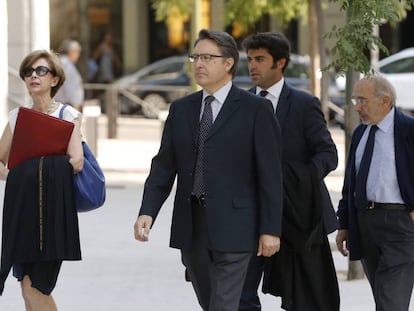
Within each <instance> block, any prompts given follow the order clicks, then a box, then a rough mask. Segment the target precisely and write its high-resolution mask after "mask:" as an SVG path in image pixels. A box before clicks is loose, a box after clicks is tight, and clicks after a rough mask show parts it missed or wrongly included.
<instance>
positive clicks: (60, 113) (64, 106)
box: [59, 104, 68, 119]
mask: <svg viewBox="0 0 414 311" xmlns="http://www.w3.org/2000/svg"><path fill="white" fill-rule="evenodd" d="M67 106H68V104H63V107H62V108H60V111H59V119H63V111H64V110H65V109H66V107H67Z"/></svg>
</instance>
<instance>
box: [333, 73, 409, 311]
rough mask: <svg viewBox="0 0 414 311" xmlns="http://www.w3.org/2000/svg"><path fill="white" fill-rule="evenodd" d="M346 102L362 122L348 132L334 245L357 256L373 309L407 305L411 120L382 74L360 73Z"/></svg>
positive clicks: (399, 309)
mask: <svg viewBox="0 0 414 311" xmlns="http://www.w3.org/2000/svg"><path fill="white" fill-rule="evenodd" d="M352 97H353V98H352V100H353V102H354V104H355V110H356V111H357V112H358V113H359V115H360V118H361V121H362V124H360V125H359V126H358V127H357V128H356V129H355V131H354V134H353V136H352V141H351V146H350V151H349V156H348V161H347V165H346V171H345V181H344V187H343V190H342V199H341V200H340V202H339V207H338V212H337V215H338V218H339V224H340V229H339V230H338V234H337V236H336V244H337V247H338V250H339V251H340V252H341V253H342V254H343V255H344V256H346V255H348V250H349V255H350V260H358V259H361V262H362V266H363V268H364V272H365V274H366V276H367V278H368V281H369V283H370V285H371V288H372V292H373V295H374V300H375V304H376V310H377V311H385V310H392V311H408V309H409V304H410V299H411V295H412V290H413V283H414V212H413V208H414V119H413V118H412V117H411V116H408V115H405V114H403V113H402V112H401V111H400V110H398V109H397V108H395V100H396V94H395V90H394V88H393V87H392V85H391V84H390V83H389V81H388V80H386V79H385V78H383V77H381V76H372V77H366V78H363V79H361V80H360V81H358V82H357V84H356V85H355V88H354V91H353V94H352Z"/></svg>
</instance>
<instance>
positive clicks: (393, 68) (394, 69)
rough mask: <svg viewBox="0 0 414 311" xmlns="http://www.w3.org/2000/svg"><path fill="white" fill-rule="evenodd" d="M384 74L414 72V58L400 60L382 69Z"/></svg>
mask: <svg viewBox="0 0 414 311" xmlns="http://www.w3.org/2000/svg"><path fill="white" fill-rule="evenodd" d="M381 71H382V72H383V73H409V72H414V57H407V58H403V59H399V60H397V61H395V62H392V63H389V64H387V65H384V66H383V67H381Z"/></svg>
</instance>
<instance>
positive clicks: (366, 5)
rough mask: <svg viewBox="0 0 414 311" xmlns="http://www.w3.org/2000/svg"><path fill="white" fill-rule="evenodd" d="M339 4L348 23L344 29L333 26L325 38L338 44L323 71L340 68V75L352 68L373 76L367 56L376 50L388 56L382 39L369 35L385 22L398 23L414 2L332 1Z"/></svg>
mask: <svg viewBox="0 0 414 311" xmlns="http://www.w3.org/2000/svg"><path fill="white" fill-rule="evenodd" d="M331 2H340V5H341V10H342V11H346V12H347V14H348V22H347V24H346V25H345V26H344V27H340V28H337V27H333V29H332V30H331V31H330V32H329V33H328V34H327V35H326V37H328V38H336V39H337V43H336V44H335V45H334V47H333V48H332V49H331V50H330V54H331V55H332V58H333V59H334V60H333V61H332V63H331V64H330V65H329V66H328V67H327V68H325V69H329V68H331V67H335V68H339V69H340V72H339V73H340V74H344V73H345V72H346V71H348V69H354V70H356V71H358V72H362V73H364V74H370V73H372V69H371V66H370V59H369V56H367V55H369V53H366V52H368V51H370V50H372V49H374V48H375V47H378V48H379V49H380V50H381V51H383V52H384V53H386V54H388V53H389V51H388V49H387V48H386V47H385V46H384V45H383V43H382V41H381V38H380V37H378V36H375V35H374V34H373V32H372V30H373V27H374V26H380V25H382V24H384V23H385V22H396V21H400V20H401V19H403V18H404V17H405V16H406V10H409V9H411V7H412V5H413V4H414V0H407V1H400V0H331Z"/></svg>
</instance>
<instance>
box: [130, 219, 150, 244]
mask: <svg viewBox="0 0 414 311" xmlns="http://www.w3.org/2000/svg"><path fill="white" fill-rule="evenodd" d="M151 225H152V217H151V216H148V215H141V216H139V217H138V218H137V221H136V222H135V224H134V233H135V239H136V240H138V241H141V242H145V241H148V236H149V233H150V230H151Z"/></svg>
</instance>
